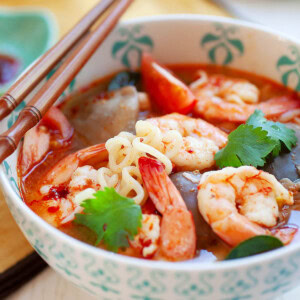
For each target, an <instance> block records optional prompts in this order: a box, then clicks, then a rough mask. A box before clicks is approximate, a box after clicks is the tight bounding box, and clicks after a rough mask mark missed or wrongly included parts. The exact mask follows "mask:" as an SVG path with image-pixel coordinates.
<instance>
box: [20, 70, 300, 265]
mask: <svg viewBox="0 0 300 300" xmlns="http://www.w3.org/2000/svg"><path fill="white" fill-rule="evenodd" d="M170 69H171V70H172V71H173V72H174V73H175V74H176V75H177V76H178V77H179V78H180V79H181V80H183V81H184V82H186V83H187V84H189V83H191V82H192V81H194V80H195V79H196V78H197V71H198V70H199V69H202V70H205V71H206V72H208V74H223V75H228V76H231V77H235V78H244V79H247V80H249V81H250V82H252V83H254V84H255V85H256V86H257V87H258V88H259V90H260V93H261V98H262V99H261V100H262V101H264V100H266V99H268V98H271V97H274V96H279V95H291V94H293V95H294V96H295V97H297V95H296V94H295V92H293V91H291V90H289V89H287V88H286V87H284V86H283V85H281V84H278V83H276V82H274V81H272V80H269V79H267V78H264V77H261V76H258V75H255V74H250V73H247V72H242V71H238V70H234V69H229V68H226V67H217V66H210V65H201V66H200V65H177V66H171V67H170ZM113 76H114V74H113V75H110V76H107V77H105V78H102V79H98V80H96V81H94V82H92V83H91V84H90V85H89V86H87V87H84V88H82V89H81V90H80V91H78V92H76V93H75V94H74V95H71V96H70V97H68V99H65V102H64V103H63V104H62V105H61V108H62V109H63V107H64V105H65V104H66V103H67V102H68V101H72V98H73V97H76V96H78V95H79V96H80V95H82V94H84V93H89V95H91V94H92V95H95V96H96V95H101V94H103V93H105V91H106V90H107V87H108V84H109V82H110V80H111V78H112V77H113ZM299 101H300V100H299ZM153 115H160V112H159V111H157V110H156V109H155V108H154V110H153V111H148V112H143V113H142V114H141V115H140V118H141V119H144V118H146V117H148V116H153ZM74 116H75V117H76V111H74ZM215 125H216V126H218V127H220V128H221V129H223V130H226V131H230V130H233V129H234V127H230V126H228V124H215ZM229 125H230V124H229ZM235 126H236V125H235ZM85 146H86V145H85V143H84V141H82V139H81V138H80V137H78V136H77V135H76V134H75V136H74V138H73V140H72V144H71V146H70V147H69V148H68V149H65V150H64V151H56V150H55V148H51V149H50V152H49V153H48V155H47V156H46V157H45V158H44V159H43V160H42V161H41V162H40V163H39V164H37V165H36V166H35V167H34V168H33V169H32V170H31V171H30V172H29V173H28V174H27V175H26V176H24V177H20V182H19V184H20V188H21V192H22V198H23V199H24V201H25V203H26V204H27V205H28V206H29V207H30V208H31V209H32V210H33V211H35V212H36V213H37V214H38V215H40V216H41V217H43V214H42V213H41V211H42V210H41V207H42V206H43V204H42V201H40V200H41V199H40V197H41V196H40V194H39V192H38V191H37V189H36V187H37V186H39V185H40V183H41V181H42V180H43V177H44V176H45V174H46V172H47V171H48V170H49V169H50V168H51V167H52V166H53V165H55V163H57V162H58V161H59V160H61V159H62V158H63V157H65V156H66V155H67V154H69V153H72V152H74V151H76V150H78V149H81V148H83V147H85ZM298 209H299V205H297V203H296V204H295V207H294V208H292V213H291V217H290V221H288V220H286V222H287V223H293V224H297V225H300V212H299V211H298ZM143 210H144V211H148V210H149V207H144V208H143ZM50 213H53V217H54V218H55V210H54V209H53V211H50ZM286 218H289V215H288V217H286ZM59 230H61V231H63V232H65V233H66V234H68V235H70V236H72V237H74V238H76V239H79V240H81V241H84V242H86V243H89V244H93V243H94V242H95V236H94V234H93V233H92V232H91V231H89V230H88V229H87V228H85V227H83V226H79V225H74V224H73V223H68V224H66V225H63V226H60V227H59ZM299 238H300V234H299V233H298V234H297V235H296V236H295V238H294V241H293V242H295V241H296V240H298V239H299ZM100 247H102V246H101V245H100ZM230 249H231V248H230V247H229V246H227V245H226V244H225V243H224V242H223V241H222V240H221V239H219V238H217V239H216V240H215V241H214V242H212V243H210V244H209V243H208V244H207V245H206V246H205V249H204V250H203V249H202V250H201V249H198V253H197V256H196V257H195V260H196V261H213V260H216V259H224V257H225V256H226V255H227V254H228V252H229V251H230ZM120 252H121V253H123V254H125V255H129V256H136V257H140V255H139V254H138V253H135V252H134V251H133V250H132V249H129V250H126V251H124V252H122V251H120Z"/></svg>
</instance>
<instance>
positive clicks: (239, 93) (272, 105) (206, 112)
mask: <svg viewBox="0 0 300 300" xmlns="http://www.w3.org/2000/svg"><path fill="white" fill-rule="evenodd" d="M190 88H191V90H192V92H193V93H194V95H195V96H196V98H197V99H198V101H197V103H196V105H195V108H194V112H195V114H197V115H198V116H201V117H203V118H205V119H206V120H208V121H210V122H219V123H221V122H235V123H244V122H246V121H247V119H248V118H249V116H250V115H251V114H252V113H254V111H255V110H256V109H259V110H262V111H263V112H264V114H265V115H266V118H268V119H275V120H277V119H278V118H279V117H280V116H281V115H282V114H284V113H286V112H288V111H291V110H294V109H297V108H300V101H299V100H298V99H296V98H295V97H293V96H279V97H274V98H271V99H269V100H267V101H264V102H260V103H259V90H258V88H257V87H256V86H255V85H253V84H251V83H250V82H248V81H247V80H245V79H236V78H229V77H226V76H224V75H212V76H208V75H207V74H206V73H205V72H202V76H201V78H200V79H198V80H197V81H196V82H193V83H192V84H191V85H190Z"/></svg>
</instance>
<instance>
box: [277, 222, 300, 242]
mask: <svg viewBox="0 0 300 300" xmlns="http://www.w3.org/2000/svg"><path fill="white" fill-rule="evenodd" d="M297 231H298V228H296V227H292V226H288V225H286V226H283V227H281V228H276V229H272V230H271V233H272V235H273V236H275V237H277V238H278V239H279V240H281V241H282V243H283V244H284V245H288V244H289V243H290V242H291V241H292V240H293V238H294V236H295V234H296V233H297Z"/></svg>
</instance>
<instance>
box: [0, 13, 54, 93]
mask: <svg viewBox="0 0 300 300" xmlns="http://www.w3.org/2000/svg"><path fill="white" fill-rule="evenodd" d="M57 33H58V30H57V25H56V21H55V19H54V17H53V15H52V14H51V13H50V12H48V11H46V10H41V9H34V8H26V9H17V10H16V9H13V10H12V9H7V8H5V9H4V8H2V7H0V54H5V55H9V56H12V57H14V58H15V59H16V60H17V61H18V63H19V68H18V72H17V73H16V77H17V76H18V75H20V74H21V73H22V72H23V71H24V70H25V68H26V67H28V66H29V65H30V64H31V63H32V62H33V61H34V60H35V59H36V58H37V57H39V56H40V55H41V54H43V53H44V52H45V51H46V50H48V48H49V47H50V46H52V45H53V43H54V42H55V40H56V39H57V35H58V34H57ZM15 79H16V78H13V79H12V80H11V81H10V82H7V83H6V84H5V85H1V86H0V94H2V93H4V92H5V91H6V90H7V89H8V87H9V86H10V85H11V84H12V82H13V81H14V80H15Z"/></svg>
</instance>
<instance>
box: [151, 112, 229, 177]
mask: <svg viewBox="0 0 300 300" xmlns="http://www.w3.org/2000/svg"><path fill="white" fill-rule="evenodd" d="M146 121H147V122H149V123H151V124H152V125H154V126H156V127H158V128H159V129H160V131H161V132H162V133H167V132H171V131H173V130H176V131H177V132H179V133H180V135H181V136H182V143H181V145H180V149H179V151H178V152H177V153H176V154H175V155H173V156H172V157H171V161H172V162H173V163H174V164H175V166H176V167H177V169H178V170H184V171H194V170H204V169H207V168H211V167H213V166H214V164H215V161H214V155H215V153H216V152H217V151H219V149H220V148H222V147H224V146H225V145H226V143H227V134H226V133H225V132H223V131H221V130H220V129H218V128H216V127H214V126H213V125H211V124H209V123H207V122H205V121H203V120H201V119H194V118H190V117H187V116H184V115H181V114H178V113H173V114H170V115H166V116H163V117H158V118H151V119H147V120H146Z"/></svg>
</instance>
